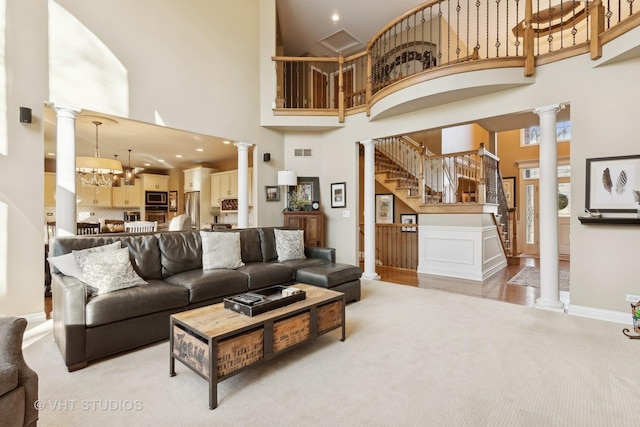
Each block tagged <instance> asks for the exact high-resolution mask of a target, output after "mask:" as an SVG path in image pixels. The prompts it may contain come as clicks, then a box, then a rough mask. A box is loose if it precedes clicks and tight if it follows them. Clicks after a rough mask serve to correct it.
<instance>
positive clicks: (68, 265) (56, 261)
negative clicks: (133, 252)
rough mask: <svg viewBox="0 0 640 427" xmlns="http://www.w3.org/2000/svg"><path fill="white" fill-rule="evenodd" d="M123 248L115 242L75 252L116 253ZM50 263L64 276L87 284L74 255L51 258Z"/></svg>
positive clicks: (118, 242)
mask: <svg viewBox="0 0 640 427" xmlns="http://www.w3.org/2000/svg"><path fill="white" fill-rule="evenodd" d="M121 247H122V246H121V245H120V241H117V242H113V243H111V244H108V245H104V246H96V247H93V248H87V249H82V250H80V251H74V252H87V253H89V252H104V251H116V250H118V249H120V248H121ZM49 262H51V264H53V266H54V267H55V268H57V269H58V270H60V272H61V273H62V274H64V275H65V276H71V277H75V278H76V279H78V280H80V281H81V282H85V283H86V280H84V276H83V275H82V271H81V270H80V267H79V266H78V263H77V262H76V258H75V257H74V256H73V253H68V254H64V255H60V256H54V257H49Z"/></svg>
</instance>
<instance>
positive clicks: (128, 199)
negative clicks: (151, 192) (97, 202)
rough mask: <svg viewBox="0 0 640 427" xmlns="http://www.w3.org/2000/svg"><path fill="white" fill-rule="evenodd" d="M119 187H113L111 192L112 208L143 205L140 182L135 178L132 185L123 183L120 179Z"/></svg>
mask: <svg viewBox="0 0 640 427" xmlns="http://www.w3.org/2000/svg"><path fill="white" fill-rule="evenodd" d="M121 183H122V184H121V185H120V187H113V188H112V189H111V190H112V194H111V198H112V200H111V204H112V206H113V207H114V208H139V207H140V206H142V205H143V203H142V200H143V197H142V182H141V180H140V179H136V180H135V184H134V185H124V180H121Z"/></svg>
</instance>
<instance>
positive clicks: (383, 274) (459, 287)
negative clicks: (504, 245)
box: [376, 257, 569, 307]
mask: <svg viewBox="0 0 640 427" xmlns="http://www.w3.org/2000/svg"><path fill="white" fill-rule="evenodd" d="M539 265H540V260H539V259H538V258H534V257H523V258H521V261H520V264H519V265H508V266H507V267H506V268H504V269H502V270H500V271H499V272H497V273H496V274H494V275H493V276H491V277H490V278H488V279H487V280H485V281H483V282H478V281H475V280H465V279H455V278H452V277H442V276H434V275H430V274H421V273H416V272H415V271H412V270H403V269H398V268H390V267H376V272H377V273H378V275H380V278H381V280H383V281H385V282H390V283H397V284H400V285H406V286H416V287H419V288H428V289H437V290H441V291H446V292H453V293H457V294H463V295H469V296H473V297H478V298H488V299H493V300H497V301H504V302H508V303H512V304H520V305H525V306H530V307H533V306H534V305H535V302H536V299H537V298H538V297H539V296H540V288H537V287H533V286H521V285H509V284H507V282H508V281H509V280H510V279H511V278H512V277H513V276H515V275H516V274H517V273H518V272H519V271H520V270H522V269H523V268H524V267H525V266H539ZM559 269H560V270H565V271H567V272H568V271H569V261H568V259H567V258H562V259H561V261H560V262H559ZM561 299H562V298H561Z"/></svg>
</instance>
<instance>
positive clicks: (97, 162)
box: [76, 120, 122, 187]
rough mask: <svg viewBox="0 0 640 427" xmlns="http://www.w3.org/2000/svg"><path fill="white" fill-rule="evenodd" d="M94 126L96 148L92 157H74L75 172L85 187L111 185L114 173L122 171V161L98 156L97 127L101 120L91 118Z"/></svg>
mask: <svg viewBox="0 0 640 427" xmlns="http://www.w3.org/2000/svg"><path fill="white" fill-rule="evenodd" d="M91 123H93V124H94V125H95V126H96V148H95V156H94V157H76V172H78V178H79V179H80V182H81V183H82V185H84V186H85V187H111V186H112V185H113V178H114V176H115V175H116V174H119V173H122V163H121V162H120V161H119V160H112V159H105V158H101V157H100V147H99V145H98V127H99V126H100V125H101V124H102V122H100V121H98V120H93V121H92V122H91Z"/></svg>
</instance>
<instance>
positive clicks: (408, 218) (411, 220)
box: [400, 214, 418, 233]
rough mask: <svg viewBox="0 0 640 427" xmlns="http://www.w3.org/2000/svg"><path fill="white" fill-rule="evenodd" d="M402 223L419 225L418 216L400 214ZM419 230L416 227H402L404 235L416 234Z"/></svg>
mask: <svg viewBox="0 0 640 427" xmlns="http://www.w3.org/2000/svg"><path fill="white" fill-rule="evenodd" d="M400 222H401V223H402V224H417V223H418V215H417V214H400ZM417 231H418V229H417V228H416V227H402V232H403V233H415V232H417Z"/></svg>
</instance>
